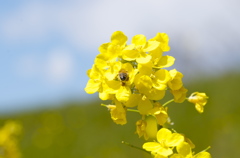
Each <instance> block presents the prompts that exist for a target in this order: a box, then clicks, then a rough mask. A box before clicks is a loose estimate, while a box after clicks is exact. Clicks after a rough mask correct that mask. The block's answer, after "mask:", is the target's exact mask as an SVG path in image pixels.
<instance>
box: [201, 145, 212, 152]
mask: <svg viewBox="0 0 240 158" xmlns="http://www.w3.org/2000/svg"><path fill="white" fill-rule="evenodd" d="M210 148H211V147H210V146H208V147H207V148H206V149H204V150H203V151H200V153H201V152H205V151H207V150H208V149H210Z"/></svg>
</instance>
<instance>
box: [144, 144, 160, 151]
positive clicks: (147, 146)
mask: <svg viewBox="0 0 240 158" xmlns="http://www.w3.org/2000/svg"><path fill="white" fill-rule="evenodd" d="M142 148H143V149H145V150H147V151H157V150H158V149H159V148H161V145H160V144H159V143H157V142H147V143H144V144H143V146H142Z"/></svg>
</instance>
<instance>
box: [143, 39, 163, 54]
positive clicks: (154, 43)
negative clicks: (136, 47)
mask: <svg viewBox="0 0 240 158" xmlns="http://www.w3.org/2000/svg"><path fill="white" fill-rule="evenodd" d="M159 44H160V42H158V41H148V42H147V43H146V45H145V46H144V48H143V51H144V52H150V51H153V50H155V49H156V48H157V47H158V46H159Z"/></svg>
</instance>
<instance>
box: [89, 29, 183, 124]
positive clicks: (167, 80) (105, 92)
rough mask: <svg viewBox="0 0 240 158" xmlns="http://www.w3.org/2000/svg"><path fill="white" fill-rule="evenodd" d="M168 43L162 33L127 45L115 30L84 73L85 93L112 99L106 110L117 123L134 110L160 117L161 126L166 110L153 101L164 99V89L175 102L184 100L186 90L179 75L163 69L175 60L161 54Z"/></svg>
mask: <svg viewBox="0 0 240 158" xmlns="http://www.w3.org/2000/svg"><path fill="white" fill-rule="evenodd" d="M168 41H169V38H168V35H167V34H165V33H157V34H156V36H155V37H154V38H152V39H149V40H147V39H146V37H145V36H144V35H136V36H134V37H133V38H132V41H131V44H129V45H127V36H126V35H124V33H123V32H121V31H116V32H114V33H113V34H112V37H111V42H109V43H105V44H102V45H101V46H100V48H99V51H100V54H99V55H97V57H96V59H95V61H94V64H93V66H92V68H91V69H90V70H88V72H87V74H88V76H89V78H90V79H89V81H88V83H87V86H86V88H85V91H86V92H87V93H89V94H92V93H95V92H99V97H100V99H102V100H112V104H111V105H109V106H108V107H109V109H110V111H111V116H112V119H113V120H114V122H116V123H117V124H125V123H126V122H127V121H126V108H129V107H130V108H133V107H137V109H138V110H139V113H140V114H141V115H149V114H153V115H158V116H159V115H161V117H157V118H158V122H159V123H160V125H162V124H164V123H165V122H166V121H163V119H164V120H166V118H167V117H168V116H167V112H166V111H167V109H165V108H163V107H162V106H161V105H160V104H159V103H157V104H156V103H155V102H156V101H159V100H161V99H162V98H163V97H164V95H165V92H166V90H170V92H171V93H172V94H173V96H174V101H175V102H183V101H184V100H185V98H186V92H187V90H186V89H185V88H184V87H183V83H182V77H183V75H182V73H180V72H178V71H177V70H176V69H173V70H170V71H169V70H166V69H164V68H167V67H170V66H172V65H173V64H174V60H175V58H174V57H172V56H168V55H164V54H163V53H164V52H166V51H169V50H170V47H169V46H168Z"/></svg>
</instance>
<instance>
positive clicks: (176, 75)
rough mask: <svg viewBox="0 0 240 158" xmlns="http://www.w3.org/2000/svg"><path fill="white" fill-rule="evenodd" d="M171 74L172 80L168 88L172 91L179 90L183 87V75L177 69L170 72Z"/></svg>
mask: <svg viewBox="0 0 240 158" xmlns="http://www.w3.org/2000/svg"><path fill="white" fill-rule="evenodd" d="M169 74H170V76H171V80H170V81H169V82H168V87H169V88H170V89H171V90H178V89H180V88H181V87H182V86H183V83H182V78H183V74H182V73H181V72H178V71H177V70H176V69H173V70H170V71H169Z"/></svg>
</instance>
